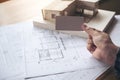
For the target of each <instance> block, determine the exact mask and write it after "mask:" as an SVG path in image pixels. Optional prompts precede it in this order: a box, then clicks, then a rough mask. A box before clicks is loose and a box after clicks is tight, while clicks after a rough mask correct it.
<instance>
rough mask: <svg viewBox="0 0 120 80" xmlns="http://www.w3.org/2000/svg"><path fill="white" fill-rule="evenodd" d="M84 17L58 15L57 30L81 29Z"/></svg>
mask: <svg viewBox="0 0 120 80" xmlns="http://www.w3.org/2000/svg"><path fill="white" fill-rule="evenodd" d="M83 23H84V18H83V17H80V16H57V17H56V30H70V31H81V30H82V28H81V26H82V25H83Z"/></svg>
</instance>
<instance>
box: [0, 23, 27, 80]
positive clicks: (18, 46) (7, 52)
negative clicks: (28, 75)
mask: <svg viewBox="0 0 120 80" xmlns="http://www.w3.org/2000/svg"><path fill="white" fill-rule="evenodd" d="M12 26H13V25H12ZM12 26H7V27H6V26H4V27H0V80H14V79H11V78H12V77H13V76H15V77H16V76H19V75H20V76H24V74H25V68H24V67H25V64H24V63H25V61H24V41H23V34H22V33H23V28H22V27H21V26H20V27H19V26H16V25H14V26H13V27H12Z"/></svg>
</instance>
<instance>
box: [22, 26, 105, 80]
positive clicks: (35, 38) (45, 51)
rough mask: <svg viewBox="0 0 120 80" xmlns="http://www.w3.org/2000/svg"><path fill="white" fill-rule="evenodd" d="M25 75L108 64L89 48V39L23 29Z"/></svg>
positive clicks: (34, 28)
mask: <svg viewBox="0 0 120 80" xmlns="http://www.w3.org/2000/svg"><path fill="white" fill-rule="evenodd" d="M24 32H25V34H24V40H25V57H26V78H31V77H37V76H44V75H51V74H56V73H64V72H68V71H74V70H78V69H82V70H83V69H92V68H94V67H100V66H101V67H103V66H106V65H105V64H103V63H102V62H100V61H98V60H96V59H94V58H93V57H92V55H91V54H90V53H89V51H88V50H87V49H86V40H85V39H83V38H80V37H76V36H71V35H68V34H63V33H60V32H55V31H50V30H45V29H40V28H38V27H33V26H31V27H30V26H29V27H25V28H24Z"/></svg>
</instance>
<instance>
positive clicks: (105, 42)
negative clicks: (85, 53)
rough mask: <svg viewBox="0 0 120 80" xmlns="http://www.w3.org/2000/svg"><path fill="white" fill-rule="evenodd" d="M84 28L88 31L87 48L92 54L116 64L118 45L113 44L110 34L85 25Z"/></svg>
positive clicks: (110, 63)
mask: <svg viewBox="0 0 120 80" xmlns="http://www.w3.org/2000/svg"><path fill="white" fill-rule="evenodd" d="M83 30H84V31H85V32H87V33H88V35H89V37H88V41H87V49H88V50H89V51H90V52H91V53H92V55H93V56H94V57H95V58H96V59H98V60H101V61H103V62H104V63H106V64H109V65H114V62H115V59H116V54H117V51H118V49H119V48H118V47H117V46H116V45H114V44H113V42H112V40H111V39H110V36H109V35H108V34H107V33H105V32H102V31H98V30H96V29H94V28H90V27H87V26H86V25H83Z"/></svg>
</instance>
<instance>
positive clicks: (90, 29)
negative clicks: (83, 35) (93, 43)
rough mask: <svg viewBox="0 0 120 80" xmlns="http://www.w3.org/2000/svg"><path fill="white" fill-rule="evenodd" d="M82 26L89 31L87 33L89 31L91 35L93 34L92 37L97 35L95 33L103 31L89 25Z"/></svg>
mask: <svg viewBox="0 0 120 80" xmlns="http://www.w3.org/2000/svg"><path fill="white" fill-rule="evenodd" d="M82 28H83V30H84V31H85V32H87V33H88V34H89V35H91V36H92V37H93V36H95V35H99V34H100V33H101V31H99V30H96V29H95V28H90V27H88V26H86V25H83V26H82Z"/></svg>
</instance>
